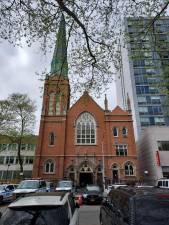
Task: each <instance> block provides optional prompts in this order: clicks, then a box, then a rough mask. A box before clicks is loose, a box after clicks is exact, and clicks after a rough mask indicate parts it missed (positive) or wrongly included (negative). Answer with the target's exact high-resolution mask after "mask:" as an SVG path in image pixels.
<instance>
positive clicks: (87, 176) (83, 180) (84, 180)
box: [79, 165, 93, 187]
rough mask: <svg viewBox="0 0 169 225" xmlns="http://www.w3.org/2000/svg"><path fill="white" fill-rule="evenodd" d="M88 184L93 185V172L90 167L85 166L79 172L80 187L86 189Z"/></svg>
mask: <svg viewBox="0 0 169 225" xmlns="http://www.w3.org/2000/svg"><path fill="white" fill-rule="evenodd" d="M87 184H93V170H92V169H91V167H90V166H88V165H83V166H82V167H81V168H80V171H79V185H80V187H85V186H86V185H87Z"/></svg>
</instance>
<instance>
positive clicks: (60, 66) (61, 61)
mask: <svg viewBox="0 0 169 225" xmlns="http://www.w3.org/2000/svg"><path fill="white" fill-rule="evenodd" d="M51 75H57V76H63V77H64V78H67V77H68V63H67V42H66V23H65V18H64V15H63V14H62V17H61V21H60V25H59V31H58V34H57V40H56V45H55V50H54V54H53V59H52V62H51Z"/></svg>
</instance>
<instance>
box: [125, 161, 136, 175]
mask: <svg viewBox="0 0 169 225" xmlns="http://www.w3.org/2000/svg"><path fill="white" fill-rule="evenodd" d="M124 169H125V175H126V176H133V175H134V168H133V164H132V163H131V162H127V163H126V164H125V168H124Z"/></svg>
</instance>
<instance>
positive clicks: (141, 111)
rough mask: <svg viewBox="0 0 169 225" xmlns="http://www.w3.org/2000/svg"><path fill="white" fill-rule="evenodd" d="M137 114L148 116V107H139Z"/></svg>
mask: <svg viewBox="0 0 169 225" xmlns="http://www.w3.org/2000/svg"><path fill="white" fill-rule="evenodd" d="M139 113H140V114H148V107H146V106H144V107H142V106H139Z"/></svg>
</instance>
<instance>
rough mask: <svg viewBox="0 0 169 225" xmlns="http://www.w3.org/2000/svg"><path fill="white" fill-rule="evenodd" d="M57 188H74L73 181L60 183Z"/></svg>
mask: <svg viewBox="0 0 169 225" xmlns="http://www.w3.org/2000/svg"><path fill="white" fill-rule="evenodd" d="M57 187H72V182H71V181H59V182H58V185H57Z"/></svg>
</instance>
